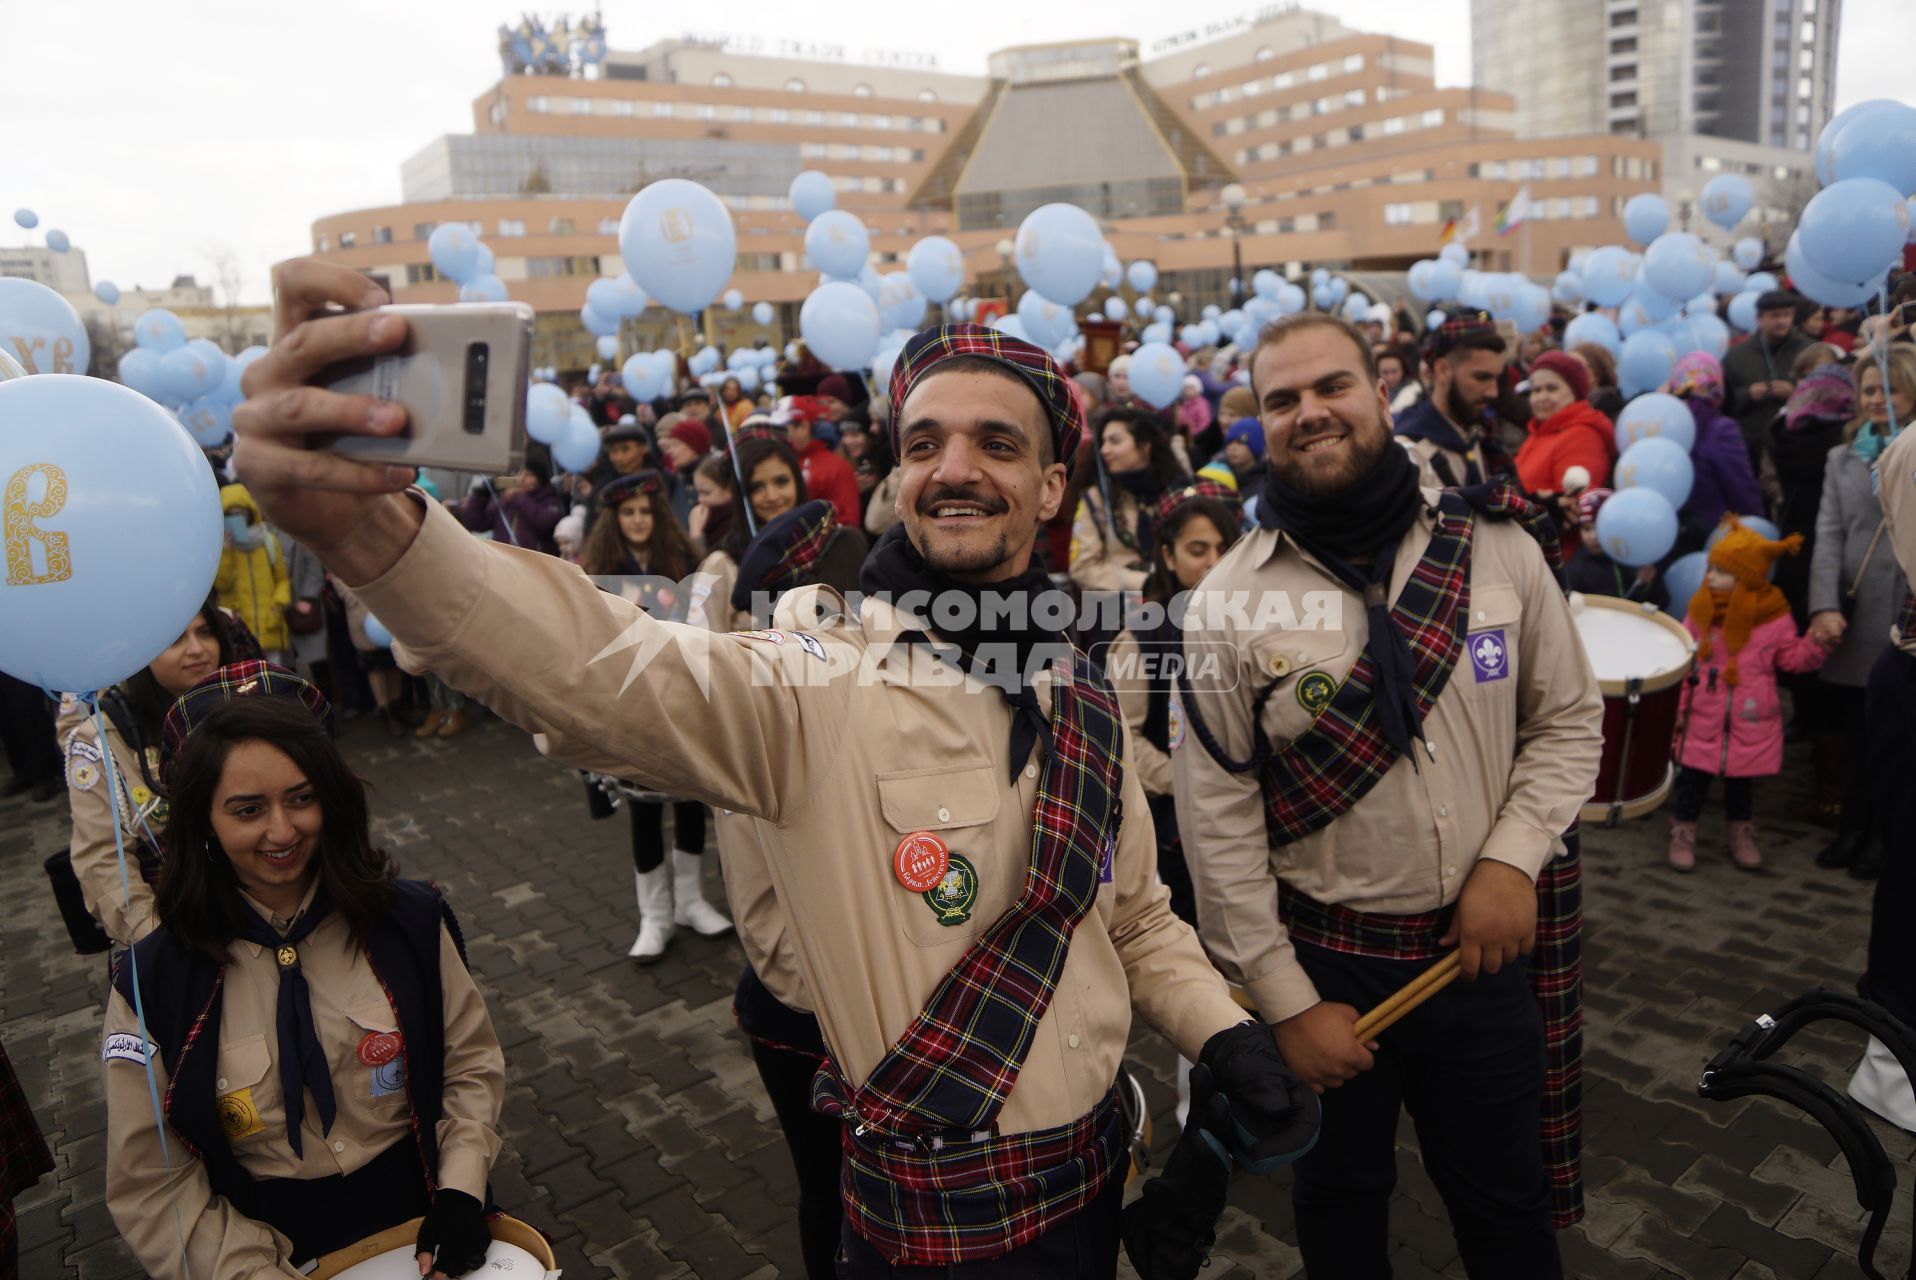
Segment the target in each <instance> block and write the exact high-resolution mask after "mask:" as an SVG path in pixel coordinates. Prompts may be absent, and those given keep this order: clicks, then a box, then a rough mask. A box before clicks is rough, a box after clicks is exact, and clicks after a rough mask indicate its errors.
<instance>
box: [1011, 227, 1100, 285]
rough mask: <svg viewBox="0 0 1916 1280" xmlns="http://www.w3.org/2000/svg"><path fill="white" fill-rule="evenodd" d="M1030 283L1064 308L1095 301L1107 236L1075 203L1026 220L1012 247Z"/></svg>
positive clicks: (1019, 267) (1021, 269)
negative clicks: (1091, 300) (1092, 292)
mask: <svg viewBox="0 0 1916 1280" xmlns="http://www.w3.org/2000/svg"><path fill="white" fill-rule="evenodd" d="M1012 243H1013V245H1014V246H1015V247H1014V250H1013V259H1014V261H1016V263H1017V264H1018V274H1019V275H1021V276H1023V277H1024V280H1025V283H1026V284H1028V285H1030V286H1031V287H1032V288H1033V289H1036V290H1037V291H1038V292H1039V293H1041V294H1043V295H1044V296H1045V297H1047V298H1050V299H1051V300H1052V301H1053V302H1056V303H1057V304H1058V305H1059V306H1063V307H1075V306H1077V305H1078V304H1079V303H1080V302H1083V301H1084V300H1085V299H1086V298H1088V297H1090V296H1091V291H1092V290H1093V289H1095V288H1097V287H1098V276H1099V275H1100V274H1101V273H1102V272H1103V270H1104V234H1103V233H1102V232H1101V231H1099V230H1098V220H1097V219H1096V218H1093V217H1092V216H1091V215H1090V214H1088V213H1086V212H1085V211H1084V210H1083V209H1080V208H1079V207H1078V206H1077V205H1075V204H1065V203H1062V202H1058V203H1053V204H1046V205H1039V206H1038V207H1037V208H1036V209H1033V210H1032V211H1031V212H1030V213H1028V214H1026V215H1025V220H1024V221H1023V222H1022V223H1020V224H1019V226H1018V235H1017V238H1016V239H1015V240H1014V241H1013V242H1012Z"/></svg>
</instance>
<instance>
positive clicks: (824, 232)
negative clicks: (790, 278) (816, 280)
mask: <svg viewBox="0 0 1916 1280" xmlns="http://www.w3.org/2000/svg"><path fill="white" fill-rule="evenodd" d="M871 247H872V244H871V233H870V232H869V231H867V230H865V224H864V223H862V222H860V221H859V220H858V217H857V215H855V214H852V213H848V212H846V211H845V210H843V209H827V210H826V211H825V212H824V213H821V214H819V215H818V216H817V217H816V218H813V219H812V221H811V225H810V226H808V227H806V228H805V253H806V255H807V256H808V257H810V258H811V260H812V265H813V266H815V267H817V268H818V269H819V270H820V271H822V272H824V273H825V274H826V275H830V276H837V277H839V278H841V279H853V280H855V279H856V278H857V277H858V275H859V273H860V272H861V271H862V270H863V269H864V267H865V265H866V264H865V259H866V258H868V257H870V256H871ZM859 363H860V364H863V363H864V361H862V360H861V361H859Z"/></svg>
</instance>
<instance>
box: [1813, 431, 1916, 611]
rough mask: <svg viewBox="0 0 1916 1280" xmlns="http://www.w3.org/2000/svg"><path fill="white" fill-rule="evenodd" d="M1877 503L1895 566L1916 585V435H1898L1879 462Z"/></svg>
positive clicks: (1910, 432)
mask: <svg viewBox="0 0 1916 1280" xmlns="http://www.w3.org/2000/svg"><path fill="white" fill-rule="evenodd" d="M1876 499H1877V501H1878V502H1879V503H1881V504H1882V508H1883V519H1885V520H1887V521H1888V522H1889V530H1888V532H1889V544H1890V548H1891V550H1893V551H1894V552H1895V553H1896V563H1897V564H1899V565H1901V566H1902V567H1903V576H1904V577H1906V578H1908V579H1909V580H1910V581H1911V582H1916V431H1909V430H1904V431H1899V432H1897V434H1896V438H1895V439H1894V440H1892V441H1890V442H1889V446H1888V447H1887V448H1885V449H1884V450H1883V452H1882V454H1881V455H1880V456H1878V458H1877V459H1876ZM1819 545H1821V544H1820V543H1819Z"/></svg>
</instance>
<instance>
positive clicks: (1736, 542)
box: [1669, 516, 1830, 871]
mask: <svg viewBox="0 0 1916 1280" xmlns="http://www.w3.org/2000/svg"><path fill="white" fill-rule="evenodd" d="M1723 523H1724V526H1725V528H1726V529H1727V530H1728V531H1727V532H1726V533H1724V534H1723V536H1722V537H1721V538H1720V539H1719V540H1718V541H1717V544H1716V545H1715V546H1714V547H1712V548H1710V556H1709V568H1708V570H1707V571H1706V572H1705V573H1704V575H1703V585H1702V586H1701V587H1699V588H1698V589H1697V593H1696V594H1695V595H1694V596H1691V597H1690V610H1689V616H1688V618H1686V619H1685V620H1684V625H1685V626H1687V627H1689V629H1690V634H1691V635H1693V636H1695V637H1696V640H1697V647H1696V672H1695V674H1694V675H1693V676H1692V677H1691V679H1690V682H1689V684H1688V686H1687V687H1686V689H1685V691H1684V703H1683V709H1682V712H1681V714H1680V715H1679V716H1678V717H1677V740H1676V760H1677V765H1678V766H1679V769H1678V773H1677V780H1676V816H1675V817H1674V818H1672V819H1671V820H1670V853H1669V858H1670V865H1671V866H1672V867H1674V868H1676V869H1677V870H1678V871H1694V870H1696V822H1697V818H1698V817H1699V816H1701V814H1702V813H1703V801H1704V798H1705V797H1706V796H1707V795H1708V794H1709V791H1710V780H1711V779H1712V778H1718V777H1720V778H1722V779H1723V805H1724V808H1725V809H1726V810H1727V811H1728V813H1729V819H1730V857H1731V859H1732V860H1734V861H1735V863H1736V865H1737V866H1739V867H1741V868H1742V869H1743V870H1745V871H1754V870H1756V869H1757V868H1758V867H1760V866H1762V865H1763V855H1762V854H1761V852H1759V851H1758V849H1757V847H1756V823H1755V822H1754V821H1753V820H1752V815H1753V793H1754V791H1755V787H1754V786H1753V782H1754V780H1755V779H1757V778H1767V777H1769V776H1771V775H1772V774H1775V773H1780V772H1781V771H1782V768H1783V713H1782V708H1781V706H1780V705H1779V703H1778V701H1777V694H1776V673H1777V672H1778V671H1799V672H1802V671H1814V670H1816V669H1817V668H1818V667H1820V666H1822V665H1823V660H1824V659H1825V658H1827V657H1829V654H1830V651H1829V650H1828V649H1826V648H1824V647H1823V646H1822V645H1821V644H1818V643H1817V642H1816V641H1814V640H1812V639H1810V638H1809V637H1808V636H1799V635H1798V634H1797V632H1796V620H1795V619H1794V618H1792V617H1791V616H1790V606H1789V603H1788V602H1787V601H1786V600H1784V598H1783V593H1782V592H1781V591H1780V590H1778V589H1777V587H1776V584H1775V583H1773V582H1771V581H1770V568H1771V566H1773V565H1774V564H1775V563H1776V560H1777V557H1779V556H1782V555H1785V554H1789V555H1794V554H1796V552H1797V551H1798V550H1799V549H1800V548H1801V547H1802V545H1803V535H1802V534H1791V535H1790V536H1789V537H1787V538H1785V539H1783V540H1782V541H1781V542H1772V541H1771V540H1770V539H1768V538H1765V537H1763V536H1762V535H1761V534H1759V533H1756V532H1755V531H1753V530H1750V529H1746V528H1744V527H1743V525H1742V524H1741V523H1740V522H1739V521H1738V520H1737V519H1736V517H1735V516H1726V517H1724V521H1723Z"/></svg>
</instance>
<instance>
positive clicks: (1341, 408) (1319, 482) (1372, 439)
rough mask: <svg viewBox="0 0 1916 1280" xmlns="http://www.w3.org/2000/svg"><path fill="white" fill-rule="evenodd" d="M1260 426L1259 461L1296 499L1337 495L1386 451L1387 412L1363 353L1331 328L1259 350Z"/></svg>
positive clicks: (1255, 372) (1255, 379) (1254, 376)
mask: <svg viewBox="0 0 1916 1280" xmlns="http://www.w3.org/2000/svg"><path fill="white" fill-rule="evenodd" d="M1251 382H1252V385H1253V386H1255V387H1256V388H1257V393H1258V405H1259V410H1260V414H1261V416H1262V418H1263V422H1264V455H1265V457H1266V458H1267V459H1268V460H1269V461H1270V465H1271V469H1272V470H1273V471H1275V472H1276V473H1277V476H1278V478H1279V479H1280V480H1282V481H1284V483H1286V484H1288V485H1290V486H1291V487H1292V488H1293V489H1296V490H1298V491H1299V492H1300V493H1307V494H1328V493H1341V492H1342V491H1343V490H1345V489H1347V488H1349V487H1350V486H1351V485H1352V484H1354V483H1356V482H1357V481H1358V480H1359V479H1361V478H1362V477H1363V476H1364V475H1366V474H1367V473H1369V471H1370V470H1371V468H1372V467H1374V466H1376V465H1377V460H1378V459H1379V458H1381V457H1383V456H1384V450H1385V449H1388V448H1390V447H1391V444H1390V405H1389V402H1388V400H1386V398H1385V396H1384V388H1383V384H1382V383H1381V382H1375V381H1370V380H1369V379H1368V378H1367V376H1366V371H1365V369H1364V359H1363V353H1362V352H1361V351H1359V350H1358V348H1357V347H1356V345H1355V344H1354V343H1352V341H1351V340H1350V338H1349V336H1348V335H1346V334H1344V333H1342V332H1340V331H1339V330H1337V329H1333V328H1330V327H1329V326H1322V327H1319V326H1312V327H1309V328H1300V329H1298V330H1297V331H1296V332H1294V333H1292V334H1291V335H1290V336H1288V337H1286V338H1284V339H1283V340H1282V341H1280V342H1274V343H1268V344H1266V345H1265V346H1263V347H1260V348H1259V349H1258V352H1257V356H1256V359H1255V360H1253V361H1252V364H1251Z"/></svg>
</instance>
